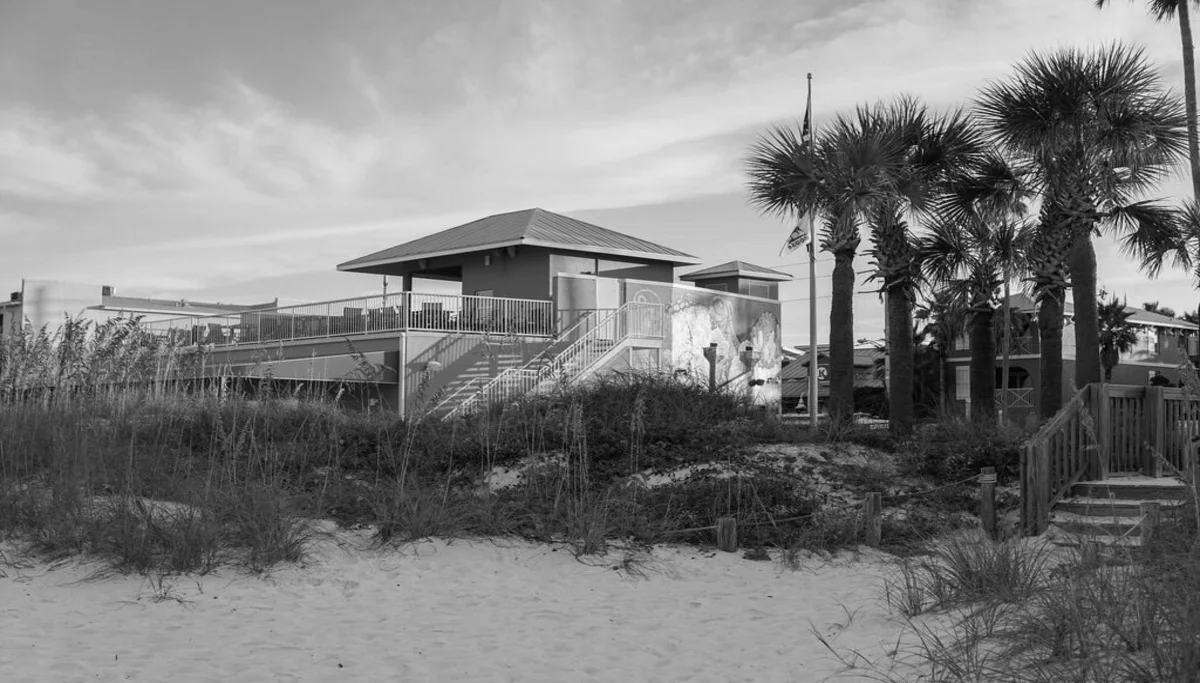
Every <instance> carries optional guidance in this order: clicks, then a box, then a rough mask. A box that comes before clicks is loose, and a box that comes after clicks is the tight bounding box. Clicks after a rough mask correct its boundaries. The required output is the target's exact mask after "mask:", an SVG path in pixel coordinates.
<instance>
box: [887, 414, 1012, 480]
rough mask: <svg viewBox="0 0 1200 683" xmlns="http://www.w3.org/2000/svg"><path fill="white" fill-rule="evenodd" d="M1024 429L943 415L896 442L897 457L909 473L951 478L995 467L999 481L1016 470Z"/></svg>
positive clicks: (971, 474) (943, 478)
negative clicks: (906, 438)
mask: <svg viewBox="0 0 1200 683" xmlns="http://www.w3.org/2000/svg"><path fill="white" fill-rule="evenodd" d="M1025 436H1026V434H1025V432H1024V431H1022V430H1020V429H1018V428H1016V427H1013V426H1011V425H999V424H995V423H976V422H970V421H967V420H962V419H945V420H942V421H939V422H936V423H932V424H929V425H926V426H924V427H923V428H921V429H920V430H919V432H918V434H917V435H916V436H915V437H914V438H913V439H911V440H909V441H907V442H905V443H904V444H900V445H899V449H900V451H899V454H900V458H899V461H900V463H901V466H902V467H903V469H904V470H905V472H906V473H908V474H913V475H917V476H923V477H928V478H930V479H932V480H934V481H937V482H951V481H958V480H961V479H965V478H967V477H970V476H973V475H976V474H979V470H980V469H981V468H983V467H995V468H996V474H997V476H998V477H999V479H1000V481H1002V482H1005V481H1010V480H1012V479H1014V478H1016V476H1017V475H1018V474H1019V472H1020V464H1021V447H1022V444H1023V443H1024V440H1025Z"/></svg>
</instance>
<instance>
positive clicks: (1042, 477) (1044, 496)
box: [1035, 439, 1050, 536]
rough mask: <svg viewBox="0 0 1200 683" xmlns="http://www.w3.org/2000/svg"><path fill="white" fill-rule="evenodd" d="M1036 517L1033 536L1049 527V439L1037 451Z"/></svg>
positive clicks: (1040, 533) (1038, 534)
mask: <svg viewBox="0 0 1200 683" xmlns="http://www.w3.org/2000/svg"><path fill="white" fill-rule="evenodd" d="M1036 461H1037V469H1036V472H1037V495H1036V498H1035V504H1036V505H1037V517H1036V518H1035V524H1036V528H1037V531H1036V532H1035V535H1037V536H1040V535H1042V533H1043V532H1044V531H1046V528H1047V527H1049V526H1050V439H1046V440H1044V441H1042V443H1041V445H1039V446H1038V449H1037V458H1036Z"/></svg>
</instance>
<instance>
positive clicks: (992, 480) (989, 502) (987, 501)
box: [979, 467, 997, 541]
mask: <svg viewBox="0 0 1200 683" xmlns="http://www.w3.org/2000/svg"><path fill="white" fill-rule="evenodd" d="M979 521H980V523H982V524H983V530H984V531H985V532H987V535H988V538H990V539H992V540H993V541H994V540H996V539H997V533H996V468H995V467H985V468H983V470H982V471H980V473H979Z"/></svg>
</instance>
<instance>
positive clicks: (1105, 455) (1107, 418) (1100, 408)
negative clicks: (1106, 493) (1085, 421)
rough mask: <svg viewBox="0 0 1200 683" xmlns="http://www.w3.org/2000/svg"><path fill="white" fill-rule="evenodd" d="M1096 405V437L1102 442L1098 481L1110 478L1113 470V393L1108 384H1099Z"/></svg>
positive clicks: (1098, 445) (1099, 446) (1098, 454)
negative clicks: (1109, 475)
mask: <svg viewBox="0 0 1200 683" xmlns="http://www.w3.org/2000/svg"><path fill="white" fill-rule="evenodd" d="M1097 400H1098V403H1097V405H1096V412H1095V415H1096V420H1095V422H1096V438H1097V439H1099V440H1100V443H1098V444H1097V445H1096V455H1097V458H1098V459H1099V461H1100V467H1099V471H1098V472H1097V473H1096V475H1097V476H1096V480H1097V481H1104V480H1105V479H1108V474H1109V472H1111V471H1112V441H1113V439H1112V435H1113V419H1112V393H1111V392H1110V391H1109V386H1108V385H1107V384H1101V385H1099V389H1098V390H1097Z"/></svg>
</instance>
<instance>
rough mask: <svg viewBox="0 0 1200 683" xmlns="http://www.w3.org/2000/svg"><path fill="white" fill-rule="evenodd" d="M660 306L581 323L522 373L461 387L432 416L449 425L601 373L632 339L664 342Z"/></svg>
mask: <svg viewBox="0 0 1200 683" xmlns="http://www.w3.org/2000/svg"><path fill="white" fill-rule="evenodd" d="M662 325H663V310H662V306H661V305H659V304H643V303H633V302H630V303H626V304H625V305H623V306H621V307H620V308H618V309H616V310H615V311H611V312H610V313H609V314H608V315H605V316H604V317H602V318H600V319H599V320H592V319H589V318H585V319H583V320H580V321H579V322H578V323H576V324H575V325H573V326H571V327H570V328H568V329H567V330H564V331H563V332H562V333H560V334H559V335H558V337H557V338H556V339H555V342H554V343H553V344H551V345H550V347H549V348H548V349H547V350H546V351H545V352H543V353H542V354H539V355H538V356H537V357H536V358H534V359H533V360H531V361H529V362H528V363H526V364H525V365H523V366H521V367H515V368H508V369H506V370H504V371H503V372H501V373H500V374H499V375H497V376H496V377H494V378H492V379H491V380H489V381H487V382H472V383H469V384H466V385H464V386H463V387H461V388H460V389H459V390H458V391H456V392H454V393H453V394H451V395H450V396H448V397H447V398H446V399H445V400H443V401H442V402H441V403H440V404H439V405H438V406H437V407H436V408H435V409H434V410H435V411H436V412H437V413H440V414H442V415H443V419H447V420H448V419H451V418H453V417H456V416H459V415H466V414H468V413H471V412H473V411H475V410H479V409H481V408H483V409H486V408H487V407H488V406H491V405H495V404H496V403H502V402H505V401H511V400H514V399H516V398H519V397H521V396H525V395H527V394H530V393H541V392H546V391H550V390H552V389H553V388H554V387H556V386H562V385H569V384H573V383H577V382H580V381H582V380H584V379H586V378H587V377H589V376H591V375H592V374H593V373H594V372H596V371H597V370H598V369H600V368H603V367H604V366H605V365H606V364H607V363H608V362H609V361H610V360H611V359H612V358H613V357H614V356H615V355H616V354H617V353H619V352H620V351H621V350H623V349H624V348H626V346H627V342H629V341H631V340H632V339H638V338H642V339H662Z"/></svg>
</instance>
